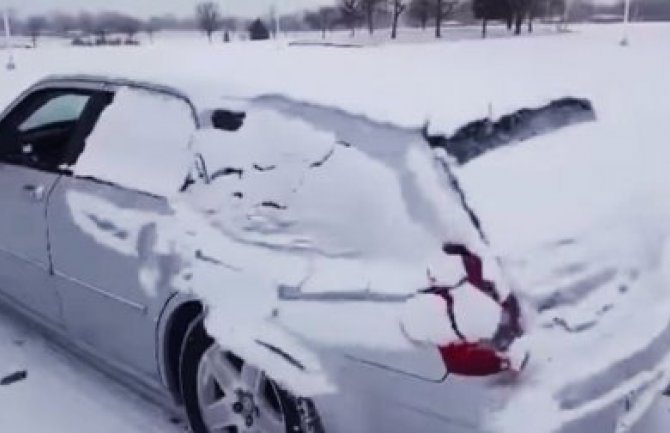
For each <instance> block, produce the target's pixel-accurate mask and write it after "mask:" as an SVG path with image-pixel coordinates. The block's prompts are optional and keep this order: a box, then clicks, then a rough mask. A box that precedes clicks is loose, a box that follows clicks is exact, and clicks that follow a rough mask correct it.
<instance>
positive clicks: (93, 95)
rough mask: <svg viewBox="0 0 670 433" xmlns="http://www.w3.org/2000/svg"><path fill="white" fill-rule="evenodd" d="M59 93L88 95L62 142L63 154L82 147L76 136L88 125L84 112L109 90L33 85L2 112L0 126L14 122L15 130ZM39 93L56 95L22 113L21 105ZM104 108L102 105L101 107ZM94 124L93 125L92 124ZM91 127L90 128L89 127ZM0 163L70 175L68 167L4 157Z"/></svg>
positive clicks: (27, 102) (107, 93)
mask: <svg viewBox="0 0 670 433" xmlns="http://www.w3.org/2000/svg"><path fill="white" fill-rule="evenodd" d="M59 93H60V94H62V95H67V94H80V95H87V96H89V100H88V101H87V102H86V105H85V106H84V109H83V110H82V112H81V114H80V116H79V118H78V119H77V121H76V125H75V127H74V130H73V133H72V136H71V137H70V138H69V141H68V143H65V144H64V155H63V157H65V155H68V154H71V153H72V149H73V148H78V147H80V148H83V144H81V146H78V144H77V141H81V140H77V139H76V138H77V137H76V136H77V132H78V131H79V130H80V128H83V127H88V125H86V124H84V123H82V122H86V119H85V117H86V114H87V113H88V111H89V110H90V109H91V107H92V106H94V104H97V103H98V102H99V98H100V97H101V96H104V97H108V95H109V94H113V92H110V91H103V90H95V89H86V88H79V87H76V86H63V87H61V86H58V87H49V86H46V87H43V88H40V87H34V88H31V89H29V90H28V91H26V92H24V93H22V94H21V96H19V97H18V98H17V99H16V100H15V101H14V102H13V103H12V104H11V105H10V106H9V107H7V109H6V110H5V111H4V112H3V113H2V117H1V118H0V128H2V127H4V126H5V125H6V124H7V123H8V122H9V123H10V124H12V123H13V124H16V126H17V130H18V126H19V125H20V124H21V123H22V122H24V121H26V120H27V119H29V118H30V117H31V116H32V115H33V114H34V113H35V112H37V110H39V109H40V108H41V107H42V106H44V104H48V103H49V101H51V100H53V98H57V97H59V96H60V95H59ZM39 94H56V96H54V97H52V98H49V99H48V100H47V101H46V102H45V103H44V104H39V105H38V106H37V107H36V108H34V107H31V106H28V107H27V110H28V111H29V114H26V113H24V112H23V111H24V110H23V106H24V105H25V104H30V103H31V98H39ZM38 101H39V99H38ZM103 109H104V107H103ZM103 109H101V110H100V112H99V113H98V115H97V116H94V117H95V119H93V124H95V122H97V119H98V118H99V116H100V114H101V113H102V110H103ZM93 126H94V125H93ZM91 129H92V128H91ZM0 163H1V164H8V165H14V166H18V167H24V168H27V169H30V170H37V171H42V172H47V173H57V174H66V175H71V174H72V173H71V170H69V169H62V168H60V167H52V168H46V167H39V166H35V165H31V164H22V163H19V162H13V161H7V160H5V159H4V158H1V157H0Z"/></svg>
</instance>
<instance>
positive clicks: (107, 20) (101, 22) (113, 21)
mask: <svg viewBox="0 0 670 433" xmlns="http://www.w3.org/2000/svg"><path fill="white" fill-rule="evenodd" d="M114 31H119V14H117V13H114V12H102V13H100V14H99V15H98V16H96V17H94V19H93V34H94V35H96V37H97V40H96V41H95V43H96V44H98V45H106V44H107V43H108V41H107V35H109V33H112V32H114Z"/></svg>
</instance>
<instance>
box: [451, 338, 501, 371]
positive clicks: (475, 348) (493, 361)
mask: <svg viewBox="0 0 670 433" xmlns="http://www.w3.org/2000/svg"><path fill="white" fill-rule="evenodd" d="M440 354H441V355H442V359H443V360H444V364H445V365H446V366H447V371H448V372H449V373H450V374H456V375H459V376H470V377H479V376H490V375H493V374H498V373H502V372H503V371H507V370H509V369H510V362H509V360H508V359H507V358H505V357H504V356H503V355H501V354H499V353H498V352H496V351H495V350H494V349H492V348H490V347H488V346H485V345H483V344H479V343H468V342H465V341H459V342H454V343H450V344H448V345H447V346H442V347H440Z"/></svg>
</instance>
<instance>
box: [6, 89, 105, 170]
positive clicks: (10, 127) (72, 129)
mask: <svg viewBox="0 0 670 433" xmlns="http://www.w3.org/2000/svg"><path fill="white" fill-rule="evenodd" d="M106 95H107V96H106ZM108 95H109V94H105V93H103V92H94V91H85V90H79V89H49V90H40V91H36V92H35V93H32V94H30V95H28V96H27V97H26V98H25V99H23V100H22V101H21V102H19V104H18V105H17V106H16V107H15V108H14V109H13V110H12V111H11V112H10V113H9V114H8V115H7V116H5V118H4V119H2V121H0V161H2V162H5V163H10V164H17V165H23V166H27V167H31V168H36V169H39V170H48V171H57V170H59V169H61V168H63V166H67V165H70V164H71V163H72V162H73V161H72V159H73V156H72V154H73V151H72V148H73V147H77V146H78V141H82V140H83V138H84V137H85V135H86V134H85V132H86V131H88V132H90V129H91V128H92V126H91V123H95V120H96V119H97V116H98V115H99V114H100V111H102V107H100V106H99V105H100V104H99V101H100V99H101V97H103V96H106V97H109V96H108ZM103 99H104V98H103Z"/></svg>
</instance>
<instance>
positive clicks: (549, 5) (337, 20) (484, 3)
mask: <svg viewBox="0 0 670 433" xmlns="http://www.w3.org/2000/svg"><path fill="white" fill-rule="evenodd" d="M623 1H624V0H620V1H619V2H618V3H615V4H613V5H607V6H598V5H597V4H595V3H594V1H593V0H572V1H570V2H569V5H570V7H569V9H568V3H567V0H333V3H334V4H333V5H332V6H323V7H320V8H317V9H314V10H308V11H302V12H297V13H293V14H288V15H282V16H277V15H276V13H275V11H274V10H269V11H268V13H267V14H266V15H265V16H264V17H260V18H257V19H255V20H249V19H241V18H238V17H235V16H231V15H224V13H223V12H222V11H221V9H220V7H219V3H218V2H215V1H202V2H201V3H198V4H197V5H196V7H195V10H194V13H193V16H191V17H186V18H177V17H175V16H173V15H164V16H156V17H151V18H148V19H139V18H136V17H133V16H130V15H127V14H123V13H118V12H100V13H95V14H94V13H88V12H81V13H78V14H67V13H62V12H54V13H51V14H47V15H32V16H28V17H26V18H24V19H18V18H16V17H12V24H13V28H14V30H15V32H17V33H20V34H24V35H27V36H29V37H30V38H31V39H32V43H33V45H37V41H38V38H39V37H40V36H42V35H45V34H49V35H55V36H67V37H72V38H75V39H79V38H81V37H83V36H93V37H94V38H95V41H96V43H99V44H107V43H110V42H111V40H110V39H109V35H111V34H115V35H123V36H124V40H123V41H121V42H123V43H133V41H135V38H136V36H137V35H138V34H139V33H146V34H147V35H148V37H149V39H150V40H151V39H153V36H154V34H155V33H156V32H158V31H162V30H200V31H202V32H203V33H204V34H205V35H206V37H207V38H208V39H209V40H210V41H212V39H213V35H214V34H215V33H216V32H222V33H223V40H224V41H228V40H230V38H231V36H230V34H231V33H233V32H237V31H248V32H249V38H250V39H265V38H268V37H271V36H274V33H275V32H276V30H277V29H282V30H284V31H300V30H318V31H320V32H321V34H322V36H323V37H324V38H325V36H326V33H327V32H330V31H333V30H336V29H346V30H348V31H349V32H350V34H351V35H352V36H353V35H355V34H356V31H358V30H359V29H365V31H367V32H368V33H369V34H370V35H372V34H374V33H375V32H376V31H377V30H378V29H380V28H390V37H391V38H392V39H395V38H396V37H397V35H398V29H399V27H400V26H401V25H403V24H404V25H409V26H412V27H419V28H421V29H424V30H426V29H428V28H429V27H431V28H432V29H433V31H434V35H435V37H436V38H440V37H442V32H443V27H444V24H445V23H446V22H448V21H457V22H459V23H465V24H473V23H476V22H480V23H481V28H482V36H483V37H486V35H487V28H488V24H489V23H490V22H491V21H497V22H503V23H505V24H506V25H507V27H508V29H509V30H510V31H512V32H514V33H515V34H520V33H521V32H522V28H523V25H524V23H526V24H527V28H528V31H532V30H533V21H534V20H535V19H546V18H553V19H554V20H557V21H563V22H566V21H568V20H571V21H580V20H588V19H590V18H591V17H594V16H596V15H597V14H598V13H610V14H617V13H620V12H621V11H622V10H623ZM633 17H634V18H637V19H654V18H656V19H670V1H668V0H633ZM0 27H1V26H0ZM114 41H116V42H117V43H118V42H119V40H118V39H115V40H114Z"/></svg>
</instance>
